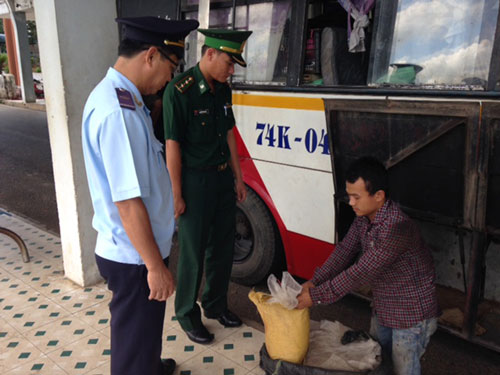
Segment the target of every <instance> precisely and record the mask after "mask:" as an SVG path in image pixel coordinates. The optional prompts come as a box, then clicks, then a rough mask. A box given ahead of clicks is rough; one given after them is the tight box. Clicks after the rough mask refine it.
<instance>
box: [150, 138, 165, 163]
mask: <svg viewBox="0 0 500 375" xmlns="http://www.w3.org/2000/svg"><path fill="white" fill-rule="evenodd" d="M151 145H152V148H153V153H154V156H155V158H156V160H158V163H159V164H160V165H166V161H165V158H164V156H163V145H162V144H161V142H160V141H158V140H157V139H156V138H153V139H152V141H151Z"/></svg>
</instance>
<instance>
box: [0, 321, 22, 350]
mask: <svg viewBox="0 0 500 375" xmlns="http://www.w3.org/2000/svg"><path fill="white" fill-rule="evenodd" d="M18 334H19V332H17V330H16V329H15V328H14V327H12V326H11V325H10V324H9V323H8V321H7V320H5V319H2V318H0V345H1V343H2V342H3V341H5V340H10V339H11V338H12V337H14V336H17V335H18Z"/></svg>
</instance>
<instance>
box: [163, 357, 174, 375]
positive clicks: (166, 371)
mask: <svg viewBox="0 0 500 375" xmlns="http://www.w3.org/2000/svg"><path fill="white" fill-rule="evenodd" d="M161 364H162V365H163V373H162V374H163V375H172V374H173V373H174V370H175V366H176V363H175V361H174V360H173V359H172V358H167V359H162V360H161Z"/></svg>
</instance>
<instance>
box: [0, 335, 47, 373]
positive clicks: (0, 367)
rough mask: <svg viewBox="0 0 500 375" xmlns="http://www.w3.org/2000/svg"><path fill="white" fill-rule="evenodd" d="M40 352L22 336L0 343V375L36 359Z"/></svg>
mask: <svg viewBox="0 0 500 375" xmlns="http://www.w3.org/2000/svg"><path fill="white" fill-rule="evenodd" d="M41 355H42V352H41V351H40V350H38V349H37V348H36V347H35V346H34V345H33V344H32V343H30V342H29V341H28V340H26V339H25V338H24V337H23V336H22V335H18V336H14V337H11V338H10V339H8V340H3V341H2V342H0V374H5V373H6V372H7V371H9V370H12V369H14V368H16V367H19V366H22V365H24V364H26V363H28V362H31V361H33V360H36V359H38V358H39V357H40V356H41Z"/></svg>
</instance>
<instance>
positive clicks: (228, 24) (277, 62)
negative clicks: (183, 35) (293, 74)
mask: <svg viewBox="0 0 500 375" xmlns="http://www.w3.org/2000/svg"><path fill="white" fill-rule="evenodd" d="M213 3H219V4H216V5H217V6H212V5H215V4H213ZM231 4H232V2H227V1H226V2H225V3H224V2H222V1H220V0H219V1H214V0H212V1H211V2H210V5H211V8H210V17H209V25H210V28H222V29H230V28H232V23H233V15H232V6H230V5H231ZM182 5H183V8H184V10H185V11H184V12H183V14H184V18H185V19H198V9H197V7H198V1H197V0H184V1H183V3H182ZM290 11H291V0H278V1H273V2H269V1H267V2H264V1H263V2H254V3H253V4H250V5H240V6H236V19H235V22H234V28H235V30H252V31H253V34H252V35H251V37H250V38H249V39H248V41H247V44H246V46H245V50H244V54H243V58H244V59H245V61H246V62H247V67H246V68H242V67H240V66H239V65H236V66H235V73H234V75H233V81H235V82H245V83H266V84H270V83H273V82H276V83H278V84H284V83H285V81H286V75H287V56H288V30H289V24H290ZM188 44H189V49H188V50H187V52H186V56H185V60H186V67H191V66H193V65H194V64H196V62H197V50H198V49H199V48H200V47H201V46H198V45H197V35H196V33H191V34H190V35H189V37H188Z"/></svg>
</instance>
